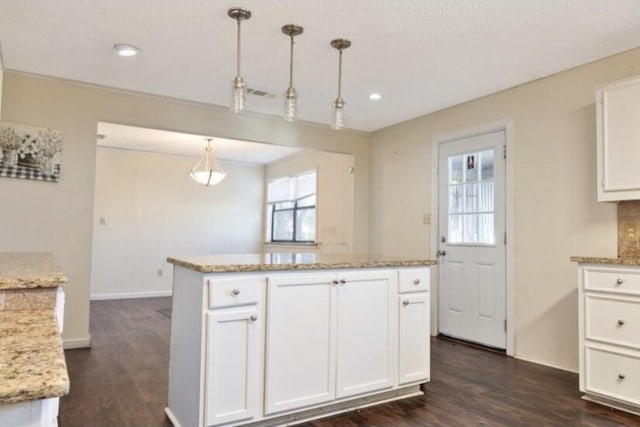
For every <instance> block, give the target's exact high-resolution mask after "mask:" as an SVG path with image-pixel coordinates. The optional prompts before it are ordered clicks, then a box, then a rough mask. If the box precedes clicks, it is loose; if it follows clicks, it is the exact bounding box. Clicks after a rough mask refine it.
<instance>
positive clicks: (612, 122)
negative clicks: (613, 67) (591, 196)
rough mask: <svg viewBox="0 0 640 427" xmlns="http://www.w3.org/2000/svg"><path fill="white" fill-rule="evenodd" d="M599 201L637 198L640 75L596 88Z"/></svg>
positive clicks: (639, 191) (639, 196) (639, 192)
mask: <svg viewBox="0 0 640 427" xmlns="http://www.w3.org/2000/svg"><path fill="white" fill-rule="evenodd" d="M596 111H597V128H598V138H597V139H598V156H597V157H598V201H599V202H613V201H619V200H640V77H636V78H633V79H629V80H623V81H620V82H616V83H612V84H608V85H605V86H601V87H599V88H598V89H597V91H596Z"/></svg>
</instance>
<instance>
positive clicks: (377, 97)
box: [369, 92, 382, 101]
mask: <svg viewBox="0 0 640 427" xmlns="http://www.w3.org/2000/svg"><path fill="white" fill-rule="evenodd" d="M369 99H370V100H372V101H379V100H380V99H382V95H380V94H379V93H375V92H374V93H372V94H370V95H369Z"/></svg>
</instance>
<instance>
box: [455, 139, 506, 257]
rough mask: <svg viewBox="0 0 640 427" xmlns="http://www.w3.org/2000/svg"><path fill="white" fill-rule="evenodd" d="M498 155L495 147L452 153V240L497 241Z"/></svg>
mask: <svg viewBox="0 0 640 427" xmlns="http://www.w3.org/2000/svg"><path fill="white" fill-rule="evenodd" d="M494 157H495V155H494V150H485V151H480V152H471V153H464V154H457V155H455V156H449V159H448V165H449V183H448V193H449V194H448V199H449V207H448V208H449V212H448V213H449V215H448V233H449V234H448V241H449V243H451V244H474V245H478V244H480V245H494V244H495V223H494V209H495V194H494V187H495V182H494Z"/></svg>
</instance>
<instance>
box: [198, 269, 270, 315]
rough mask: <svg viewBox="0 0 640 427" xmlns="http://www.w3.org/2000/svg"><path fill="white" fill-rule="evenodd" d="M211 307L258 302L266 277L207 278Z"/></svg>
mask: <svg viewBox="0 0 640 427" xmlns="http://www.w3.org/2000/svg"><path fill="white" fill-rule="evenodd" d="M207 283H208V285H209V308H220V307H231V306H234V305H247V304H256V303H258V300H259V299H260V293H261V289H262V286H264V279H262V278H260V277H257V276H256V277H251V276H249V277H241V278H220V279H209V280H207Z"/></svg>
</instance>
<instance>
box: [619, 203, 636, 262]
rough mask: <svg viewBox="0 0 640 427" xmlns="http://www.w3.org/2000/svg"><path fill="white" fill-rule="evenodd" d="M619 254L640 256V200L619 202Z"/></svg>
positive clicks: (621, 255) (622, 255)
mask: <svg viewBox="0 0 640 427" xmlns="http://www.w3.org/2000/svg"><path fill="white" fill-rule="evenodd" d="M618 256H619V257H621V258H622V257H631V258H640V200H630V201H624V202H618Z"/></svg>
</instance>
